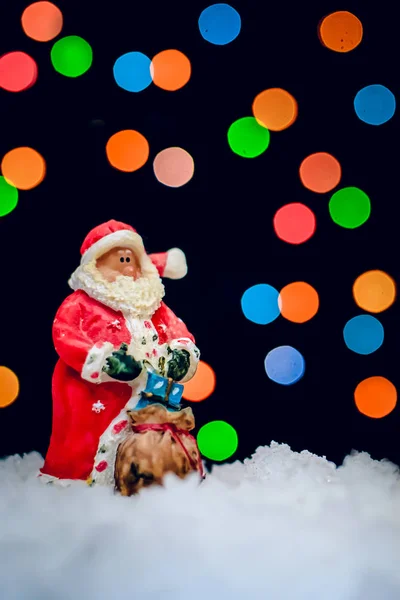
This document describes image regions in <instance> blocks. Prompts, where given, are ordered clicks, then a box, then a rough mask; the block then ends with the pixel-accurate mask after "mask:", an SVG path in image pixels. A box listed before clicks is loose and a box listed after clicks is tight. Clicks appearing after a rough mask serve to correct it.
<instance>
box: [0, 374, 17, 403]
mask: <svg viewBox="0 0 400 600" xmlns="http://www.w3.org/2000/svg"><path fill="white" fill-rule="evenodd" d="M18 394H19V381H18V377H17V376H16V374H15V373H14V371H11V369H9V368H8V367H3V366H0V408H5V407H6V406H10V404H12V403H13V402H14V401H15V400H16V399H17V398H18Z"/></svg>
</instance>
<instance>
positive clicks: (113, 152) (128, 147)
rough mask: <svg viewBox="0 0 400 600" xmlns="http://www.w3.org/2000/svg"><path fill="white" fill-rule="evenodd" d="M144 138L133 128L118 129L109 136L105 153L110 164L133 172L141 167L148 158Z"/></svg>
mask: <svg viewBox="0 0 400 600" xmlns="http://www.w3.org/2000/svg"><path fill="white" fill-rule="evenodd" d="M149 153H150V148H149V143H148V141H147V140H146V138H145V137H144V136H143V135H142V134H141V133H139V132H138V131H135V130H133V129H125V130H123V131H118V132H117V133H114V135H112V136H111V137H110V139H109V140H108V142H107V145H106V154H107V158H108V160H109V162H110V164H111V165H112V166H113V167H115V168H116V169H118V170H119V171H125V172H129V173H131V172H133V171H137V169H140V167H143V165H144V164H145V163H146V162H147V159H148V158H149Z"/></svg>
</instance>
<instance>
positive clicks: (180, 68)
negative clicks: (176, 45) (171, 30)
mask: <svg viewBox="0 0 400 600" xmlns="http://www.w3.org/2000/svg"><path fill="white" fill-rule="evenodd" d="M191 73H192V66H191V64H190V60H189V59H188V57H187V56H186V55H185V54H183V52H180V51H179V50H163V51H162V52H159V53H158V54H156V56H155V57H154V58H153V60H152V61H151V65H150V74H151V77H152V79H153V83H154V85H156V86H157V87H159V88H161V89H163V90H167V91H168V92H175V91H176V90H179V89H180V88H182V87H183V86H184V85H186V84H187V82H188V81H189V79H190V75H191Z"/></svg>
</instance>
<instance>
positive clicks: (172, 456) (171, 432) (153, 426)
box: [115, 404, 204, 496]
mask: <svg viewBox="0 0 400 600" xmlns="http://www.w3.org/2000/svg"><path fill="white" fill-rule="evenodd" d="M128 416H129V418H130V421H131V426H132V431H131V433H130V434H128V436H127V437H126V438H125V440H124V441H123V442H122V443H121V444H120V445H119V447H118V450H117V456H116V460H115V488H116V490H118V491H119V492H120V493H121V494H122V495H123V496H131V495H132V494H137V493H138V492H139V491H140V489H141V488H143V487H147V486H150V485H154V484H157V485H162V482H163V478H164V475H166V474H167V473H175V475H177V476H178V477H180V478H181V479H183V478H184V477H186V475H188V474H189V473H192V472H193V471H198V472H199V474H200V476H201V477H202V478H203V477H204V473H203V464H202V460H201V457H200V453H199V450H198V447H197V443H196V440H195V438H194V437H193V436H192V435H191V434H190V433H189V431H191V430H192V429H194V426H195V422H194V416H193V412H192V409H191V408H185V409H184V410H180V411H178V412H172V411H168V410H167V409H166V408H164V406H162V405H161V404H152V405H149V406H146V407H145V408H142V409H140V410H132V411H128Z"/></svg>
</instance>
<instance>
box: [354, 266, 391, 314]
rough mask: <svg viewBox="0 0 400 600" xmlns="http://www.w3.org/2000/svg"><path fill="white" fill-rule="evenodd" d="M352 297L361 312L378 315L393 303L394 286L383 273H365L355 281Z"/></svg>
mask: <svg viewBox="0 0 400 600" xmlns="http://www.w3.org/2000/svg"><path fill="white" fill-rule="evenodd" d="M353 297H354V300H355V302H356V304H357V305H358V306H359V307H360V308H362V309H363V310H366V311H368V312H372V313H380V312H382V311H384V310H386V309H387V308H389V307H390V306H392V304H393V302H394V301H395V299H396V284H395V282H394V280H393V279H392V277H390V275H388V274H387V273H385V272H384V271H379V270H374V271H366V272H365V273H363V274H362V275H360V276H359V277H357V279H356V280H355V282H354V285H353Z"/></svg>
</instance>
